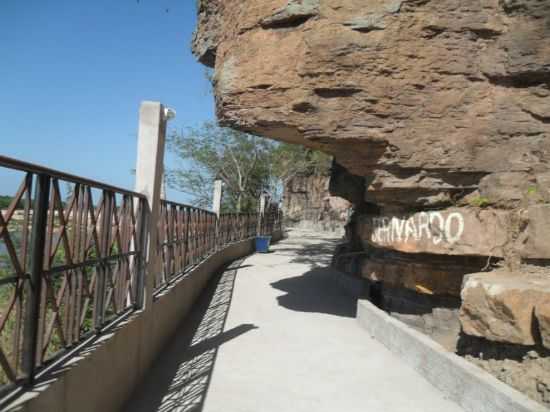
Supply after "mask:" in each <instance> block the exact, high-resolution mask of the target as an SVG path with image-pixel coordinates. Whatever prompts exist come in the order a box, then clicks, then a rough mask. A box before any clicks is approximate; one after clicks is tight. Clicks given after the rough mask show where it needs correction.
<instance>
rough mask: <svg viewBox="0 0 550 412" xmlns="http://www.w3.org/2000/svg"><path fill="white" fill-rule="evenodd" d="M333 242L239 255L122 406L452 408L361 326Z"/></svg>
mask: <svg viewBox="0 0 550 412" xmlns="http://www.w3.org/2000/svg"><path fill="white" fill-rule="evenodd" d="M336 243H337V240H336V239H334V238H330V237H326V236H321V235H317V234H312V233H307V232H294V233H292V234H291V237H290V238H288V239H286V240H284V241H282V242H280V243H279V244H278V245H276V246H273V247H272V251H273V252H272V253H269V254H262V255H258V254H257V255H253V256H250V257H248V258H246V259H244V260H242V261H239V262H235V263H234V264H233V265H232V266H231V267H230V268H228V269H227V270H225V271H224V272H223V273H222V274H221V275H220V277H219V278H217V279H216V280H215V281H214V282H212V285H211V287H210V288H209V290H208V291H207V293H205V296H204V297H203V299H202V301H201V304H200V305H198V306H197V308H196V310H195V311H194V314H193V316H192V318H191V319H190V320H187V321H186V323H185V326H184V327H183V326H182V328H181V331H180V333H179V334H178V336H176V337H175V339H174V341H173V342H172V343H171V345H170V346H169V347H168V348H166V352H165V353H164V354H163V356H162V357H161V359H159V360H158V362H157V363H156V366H155V367H154V368H153V370H152V371H151V372H150V374H149V375H148V377H147V379H146V380H145V381H144V382H143V384H142V385H141V387H139V388H138V390H137V391H136V393H135V395H134V397H133V399H132V401H131V402H130V403H129V404H128V405H127V408H126V410H127V411H128V412H130V411H131V412H150V411H162V412H168V411H186V412H187V411H205V412H222V411H223V412H271V411H273V412H301V411H304V412H323V411H330V412H354V411H362V412H363V411H370V412H397V411H403V412H414V411H418V412H431V411H433V412H442V411H445V412H455V411H456V412H458V411H461V409H460V408H459V407H458V406H457V405H455V404H454V403H452V402H450V401H448V400H446V399H444V397H443V396H442V394H441V393H439V392H438V391H437V390H436V389H435V388H434V387H432V386H431V385H430V384H429V383H428V382H426V381H425V380H424V379H423V378H422V377H420V376H419V375H418V374H417V373H416V372H415V371H413V370H412V369H411V368H409V367H408V366H407V365H405V364H404V363H403V362H402V361H400V360H399V359H398V358H397V357H395V356H394V355H392V354H391V353H390V352H389V351H388V350H387V349H385V348H384V347H383V346H382V345H381V344H380V343H378V342H377V341H375V340H373V339H372V338H371V337H370V336H369V335H368V334H366V333H365V332H364V331H363V330H362V329H360V328H359V327H358V325H357V324H356V321H355V319H354V317H355V302H354V301H353V300H352V299H350V298H349V297H348V296H347V295H346V294H345V293H344V292H343V291H341V290H340V289H339V287H338V286H337V285H336V283H335V282H334V279H333V278H332V277H331V271H330V269H327V265H328V264H329V263H330V258H331V253H332V251H333V249H334V246H335V244H336Z"/></svg>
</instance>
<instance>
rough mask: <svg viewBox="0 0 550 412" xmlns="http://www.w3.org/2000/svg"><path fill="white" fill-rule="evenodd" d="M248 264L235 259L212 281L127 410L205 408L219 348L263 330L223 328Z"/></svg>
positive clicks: (249, 326)
mask: <svg viewBox="0 0 550 412" xmlns="http://www.w3.org/2000/svg"><path fill="white" fill-rule="evenodd" d="M242 262H243V260H239V261H236V262H233V263H232V264H231V265H229V266H228V267H226V268H225V269H224V270H222V271H221V274H219V275H218V276H216V277H215V278H213V279H212V280H211V281H210V283H209V285H208V287H207V289H206V290H205V291H204V293H203V294H202V295H201V297H200V298H199V300H198V302H197V304H196V305H195V307H194V308H193V310H192V312H191V313H190V315H189V317H187V318H186V319H185V320H184V321H183V324H182V326H181V328H180V329H179V331H178V332H177V334H176V336H174V338H173V339H172V340H171V342H170V343H169V345H168V346H167V347H166V349H165V351H164V352H163V353H162V355H161V356H160V357H159V359H157V361H156V362H155V365H154V366H153V368H152V369H151V370H150V371H149V372H148V373H147V376H146V377H145V379H144V381H143V382H142V383H141V384H140V385H139V386H138V387H137V389H136V391H135V392H134V394H133V395H132V397H131V399H130V401H129V402H128V403H127V404H126V407H125V408H124V409H123V410H125V411H128V412H152V411H159V412H169V411H170V412H172V411H178V412H191V411H192V412H198V411H201V410H202V409H203V405H204V401H205V398H206V394H207V391H208V387H209V384H210V378H211V375H212V372H213V369H214V364H215V361H216V356H217V352H218V348H219V347H220V346H221V345H223V344H224V343H225V342H227V341H229V340H232V339H235V338H237V337H239V336H240V335H242V334H244V333H246V332H248V331H250V330H252V329H256V328H257V326H255V325H252V324H241V325H239V326H236V327H234V328H232V329H230V330H227V331H225V332H224V331H223V329H224V325H225V321H226V319H227V315H228V313H229V307H230V304H231V299H232V295H233V288H234V283H235V277H236V274H237V270H238V269H240V268H243V267H246V266H248V265H242Z"/></svg>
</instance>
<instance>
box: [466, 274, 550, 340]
mask: <svg viewBox="0 0 550 412" xmlns="http://www.w3.org/2000/svg"><path fill="white" fill-rule="evenodd" d="M461 296H462V306H461V308H460V322H461V324H462V329H463V331H464V332H465V333H466V334H467V335H472V336H478V337H482V338H485V339H488V340H491V341H497V342H506V343H515V344H520V345H534V344H536V343H537V339H538V337H537V335H538V333H539V332H538V331H537V329H536V322H535V307H537V305H540V304H542V303H544V302H545V301H546V302H548V301H549V300H550V276H549V274H548V273H543V270H542V269H529V268H525V269H522V272H519V273H510V272H508V271H506V270H504V269H500V270H497V271H494V272H491V273H474V274H471V275H468V276H466V278H465V280H464V285H463V288H462V293H461ZM541 313H542V310H541Z"/></svg>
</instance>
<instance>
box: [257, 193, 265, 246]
mask: <svg viewBox="0 0 550 412" xmlns="http://www.w3.org/2000/svg"><path fill="white" fill-rule="evenodd" d="M266 203H267V194H266V193H263V192H262V194H261V195H260V210H259V211H258V225H257V229H256V232H257V233H256V235H258V236H261V235H263V233H262V230H263V228H264V214H265V206H266Z"/></svg>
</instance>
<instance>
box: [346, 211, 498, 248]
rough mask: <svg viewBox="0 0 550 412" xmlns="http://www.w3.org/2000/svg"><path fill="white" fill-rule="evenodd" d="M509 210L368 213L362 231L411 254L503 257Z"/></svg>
mask: <svg viewBox="0 0 550 412" xmlns="http://www.w3.org/2000/svg"><path fill="white" fill-rule="evenodd" d="M507 215H508V212H505V211H495V210H484V209H481V210H480V209H476V208H449V209H445V210H441V211H427V212H419V213H412V214H409V215H400V214H397V215H391V214H388V215H385V216H374V217H373V216H364V217H362V218H361V219H359V223H358V225H357V227H358V232H359V234H360V236H361V238H362V239H363V241H364V242H365V243H366V244H368V245H372V246H376V247H380V248H388V249H392V250H398V251H401V252H407V253H434V254H447V255H481V256H500V257H502V256H503V253H504V251H503V246H504V245H505V244H506V243H507V241H508V235H507V231H506V218H507Z"/></svg>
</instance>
